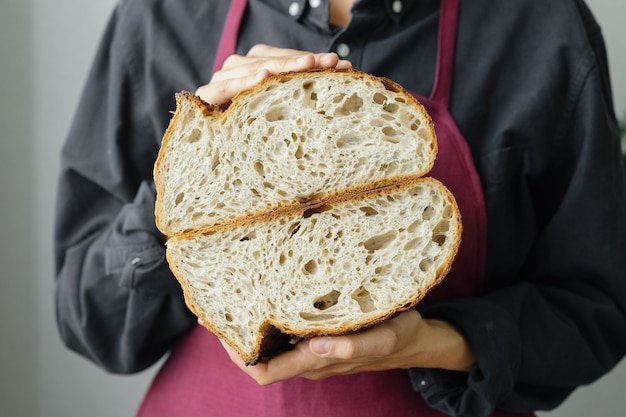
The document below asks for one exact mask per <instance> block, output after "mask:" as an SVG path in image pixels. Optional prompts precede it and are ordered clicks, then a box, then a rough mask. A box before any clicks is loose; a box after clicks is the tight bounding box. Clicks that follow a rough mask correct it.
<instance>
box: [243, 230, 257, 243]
mask: <svg viewBox="0 0 626 417" xmlns="http://www.w3.org/2000/svg"><path fill="white" fill-rule="evenodd" d="M255 238H256V231H254V230H253V231H251V232H250V233H248V234H246V235H245V236H243V237H242V238H241V239H239V241H240V242H247V241H248V240H252V239H255Z"/></svg>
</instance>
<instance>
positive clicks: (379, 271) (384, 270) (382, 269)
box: [374, 264, 394, 275]
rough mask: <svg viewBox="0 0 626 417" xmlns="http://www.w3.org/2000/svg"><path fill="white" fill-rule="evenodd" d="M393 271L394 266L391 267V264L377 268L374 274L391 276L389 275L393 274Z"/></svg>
mask: <svg viewBox="0 0 626 417" xmlns="http://www.w3.org/2000/svg"><path fill="white" fill-rule="evenodd" d="M393 270H394V266H393V265H390V264H387V265H382V266H377V267H376V268H375V269H374V273H375V274H376V275H389V274H391V271H393Z"/></svg>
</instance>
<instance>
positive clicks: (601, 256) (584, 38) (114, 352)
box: [55, 0, 626, 416]
mask: <svg viewBox="0 0 626 417" xmlns="http://www.w3.org/2000/svg"><path fill="white" fill-rule="evenodd" d="M293 2H294V1H292V0H251V1H250V4H249V8H248V11H247V13H246V15H245V16H244V20H243V22H242V29H241V32H240V37H239V43H238V47H237V49H238V52H239V53H241V54H245V52H246V51H247V50H248V49H249V48H250V47H251V46H252V45H253V44H255V43H259V42H263V43H268V44H271V45H275V46H283V47H289V48H295V49H304V50H311V51H340V52H342V53H347V55H346V59H349V60H351V61H352V63H353V64H354V66H355V67H356V68H359V69H362V70H364V71H366V72H370V73H373V74H375V75H381V76H386V77H388V78H391V79H392V80H394V81H396V82H398V83H399V84H401V85H403V86H404V87H405V88H407V89H408V90H411V91H413V92H416V93H418V94H421V95H423V96H428V95H429V93H430V90H431V88H432V85H433V78H434V71H435V60H436V50H437V26H438V16H439V2H438V1H435V0H414V1H409V0H404V1H402V2H401V5H402V7H401V8H400V10H398V8H397V4H396V7H394V0H361V1H360V2H358V3H357V4H356V5H355V7H354V9H353V13H352V19H351V21H350V24H349V25H348V26H347V27H345V28H343V29H338V28H334V27H331V26H329V25H328V24H327V21H328V7H327V1H322V2H321V6H320V7H317V8H312V7H310V6H309V2H308V1H306V0H297V1H296V2H297V3H298V4H299V7H298V10H297V13H295V14H294V15H292V14H293V13H292V14H290V13H289V9H290V5H291V4H292V3H293ZM228 3H229V2H228V1H226V0H123V1H121V2H120V4H119V5H118V7H117V8H116V9H115V11H114V14H113V16H112V18H111V20H110V23H109V25H108V27H107V29H106V32H105V33H104V36H103V39H102V43H101V46H100V48H99V50H98V52H97V55H96V57H95V61H94V64H93V68H92V70H91V73H90V76H89V78H88V81H87V85H86V87H85V90H84V94H83V96H82V99H81V102H80V104H79V106H78V110H77V113H76V116H75V119H74V123H73V125H72V128H71V131H70V133H69V136H68V139H67V143H66V145H65V147H64V149H63V154H62V172H61V176H60V180H59V192H58V205H57V224H56V235H55V242H56V252H55V253H56V264H57V279H56V284H57V285H56V306H57V318H58V323H59V329H60V333H61V336H62V338H63V340H64V342H65V343H66V344H67V346H68V347H70V348H71V349H73V350H75V351H77V352H79V353H80V354H82V355H84V356H86V357H88V358H90V359H91V360H93V361H94V362H95V363H97V364H98V365H99V366H102V367H103V368H106V369H107V370H110V371H112V372H124V373H128V372H136V371H139V370H141V369H144V368H146V367H148V366H150V365H151V364H153V363H154V362H155V361H156V360H157V359H159V358H160V357H161V356H162V355H163V354H165V353H166V352H167V351H168V350H169V349H170V348H171V347H172V345H173V344H174V343H175V342H176V340H177V339H178V338H180V337H181V336H183V335H184V334H185V333H186V332H187V331H188V330H189V329H190V327H191V326H193V325H194V324H195V318H194V317H193V316H192V315H191V314H190V313H189V312H188V310H187V308H186V307H185V304H184V301H183V299H182V294H181V290H180V287H179V285H178V283H177V282H176V280H175V279H174V277H173V276H172V274H171V272H170V271H169V268H168V266H167V263H166V261H165V259H164V246H163V237H162V236H161V235H160V234H159V232H158V231H157V229H156V228H155V226H154V199H155V195H154V184H153V182H152V166H153V163H154V160H155V158H156V155H157V152H158V149H159V144H160V140H161V138H162V135H163V133H164V131H165V129H166V127H167V123H168V121H169V119H170V117H171V113H170V111H172V110H173V109H174V93H175V92H177V91H180V90H183V89H185V90H190V91H195V89H196V88H197V87H198V86H199V85H202V84H205V83H206V82H208V81H209V79H210V77H211V69H212V64H213V59H214V55H215V53H216V49H217V44H218V41H219V37H220V34H221V31H222V27H223V22H224V18H225V15H226V11H227V8H228ZM292 7H294V6H292ZM294 10H295V7H294V8H292V12H293V11H294ZM450 110H451V113H452V115H453V117H454V118H455V120H456V122H457V124H458V125H459V127H460V130H461V132H462V133H463V135H464V136H465V138H466V139H467V141H468V143H469V146H470V149H471V152H472V156H473V159H474V162H475V164H476V167H477V170H478V173H479V175H480V178H481V182H482V186H483V190H484V196H485V204H486V209H487V260H486V273H485V285H484V293H483V294H481V295H480V296H477V297H471V298H466V299H456V300H447V301H445V302H440V303H437V304H435V305H432V306H429V307H428V308H424V309H422V310H421V312H422V314H423V315H424V316H425V317H437V318H441V319H444V320H448V321H450V322H451V323H453V324H454V325H456V326H458V328H459V329H460V330H461V331H462V332H463V333H464V334H465V335H466V337H467V338H468V340H469V341H470V343H471V345H472V347H473V350H474V353H475V355H476V358H477V365H476V366H475V367H474V369H473V370H472V371H471V372H470V373H469V375H468V374H465V373H456V372H446V371H442V370H429V369H412V370H410V371H409V373H410V375H411V381H412V383H413V386H414V388H415V390H416V395H422V396H423V397H424V398H425V399H426V401H427V402H428V403H429V404H430V405H431V406H432V407H435V408H438V409H440V410H442V411H444V412H446V413H448V414H450V415H455V416H487V415H489V414H490V413H491V411H492V410H493V409H494V408H495V407H501V408H505V409H509V410H514V411H528V410H536V409H545V408H551V407H554V406H556V405H557V404H559V403H560V402H561V401H562V400H563V399H564V398H565V397H566V396H567V395H568V394H569V393H570V392H571V391H572V390H573V389H575V387H577V386H578V385H581V384H587V383H590V382H592V381H593V380H595V379H596V378H598V377H600V376H601V375H603V374H604V373H606V372H607V371H608V370H609V369H611V368H612V367H613V366H614V365H615V364H616V363H617V362H618V361H619V360H620V359H621V357H622V356H623V354H624V352H625V351H626V256H625V254H626V183H625V181H624V171H623V166H622V163H621V158H620V151H619V132H618V128H617V124H616V121H615V116H614V113H613V108H612V98H611V93H610V86H609V81H608V75H607V65H606V57H605V52H604V45H603V41H602V37H601V33H600V29H599V28H598V26H597V24H596V23H595V21H594V19H593V18H592V16H591V15H590V13H589V11H588V10H587V8H586V6H584V4H583V3H582V2H581V1H577V0H550V1H546V0H519V1H509V0H473V1H465V2H461V11H460V20H459V33H458V40H457V51H456V57H455V63H454V76H453V87H452V97H451V103H450Z"/></svg>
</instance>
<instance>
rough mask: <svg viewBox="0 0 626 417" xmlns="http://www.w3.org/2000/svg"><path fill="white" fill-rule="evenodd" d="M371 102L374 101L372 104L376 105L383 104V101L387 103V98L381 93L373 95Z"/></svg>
mask: <svg viewBox="0 0 626 417" xmlns="http://www.w3.org/2000/svg"><path fill="white" fill-rule="evenodd" d="M372 100H374V103H376V104H383V103H384V102H385V101H387V96H386V95H384V94H381V93H374V97H372Z"/></svg>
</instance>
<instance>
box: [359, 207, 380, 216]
mask: <svg viewBox="0 0 626 417" xmlns="http://www.w3.org/2000/svg"><path fill="white" fill-rule="evenodd" d="M359 210H361V211H362V212H363V213H365V216H366V217H370V216H376V215H377V214H378V211H377V210H376V209H375V208H373V207H369V206H365V207H359Z"/></svg>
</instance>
